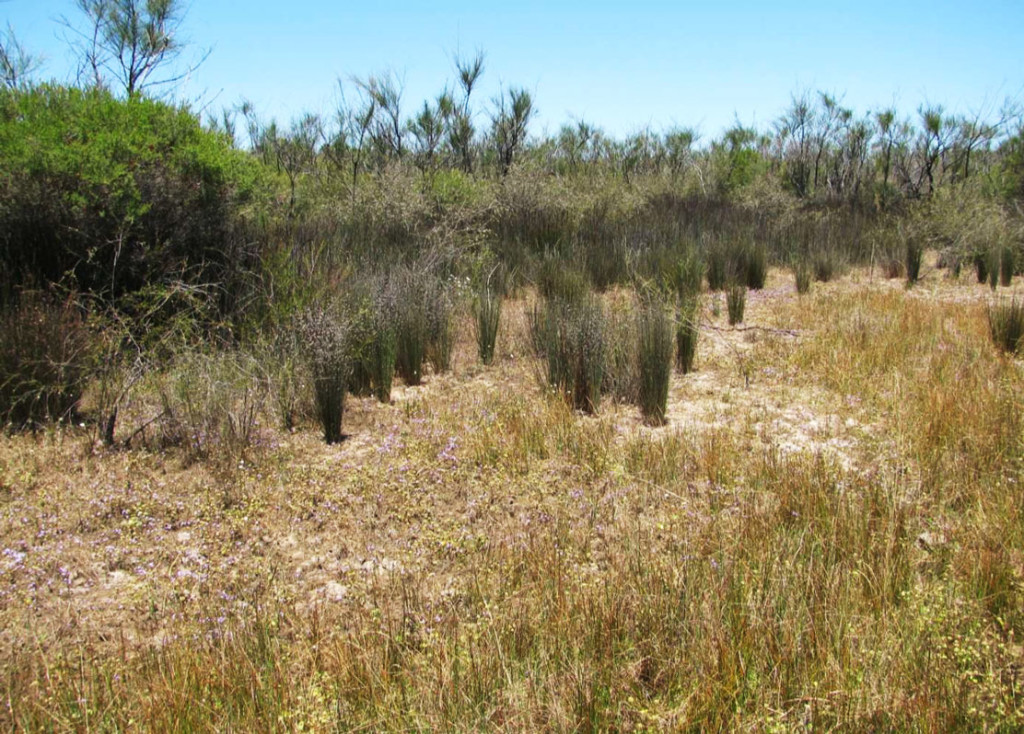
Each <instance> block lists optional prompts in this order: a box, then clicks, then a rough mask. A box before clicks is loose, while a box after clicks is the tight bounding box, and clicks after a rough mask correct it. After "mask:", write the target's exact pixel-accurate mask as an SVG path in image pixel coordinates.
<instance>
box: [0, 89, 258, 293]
mask: <svg viewBox="0 0 1024 734" xmlns="http://www.w3.org/2000/svg"><path fill="white" fill-rule="evenodd" d="M260 171H261V169H260V167H259V165H258V163H257V162H256V161H255V160H254V159H253V158H251V157H250V156H248V155H247V154H246V153H244V152H243V151H240V150H236V149H234V148H233V147H232V145H231V144H230V142H229V141H228V140H227V138H226V137H224V136H222V135H219V134H216V133H212V132H209V131H206V130H204V129H203V128H202V126H201V125H200V124H199V121H198V119H197V118H196V116H195V115H193V114H192V113H191V112H190V111H189V110H187V109H185V108H177V107H173V106H171V105H168V104H165V103H162V102H158V101H155V100H152V99H148V98H146V97H141V96H140V97H132V98H130V99H126V100H121V99H117V98H115V97H114V96H113V95H111V94H110V93H108V92H106V91H103V90H98V89H90V90H81V89H74V88H65V87H60V86H49V85H47V86H40V87H37V88H34V89H28V90H14V91H8V92H5V93H4V94H2V95H0V199H2V200H3V201H4V202H5V203H4V206H2V207H0V269H2V270H6V271H7V272H8V273H14V274H15V275H14V277H15V278H17V279H19V280H20V281H21V282H27V281H31V280H35V281H36V282H38V283H50V282H56V281H58V280H61V279H63V278H65V277H66V276H67V275H68V274H69V273H70V274H72V275H73V277H74V279H75V282H76V284H77V286H78V287H79V288H82V289H84V290H86V291H88V292H105V293H110V292H112V293H113V294H115V295H116V294H118V293H123V292H125V291H130V290H135V289H138V288H140V287H142V286H143V285H145V284H148V283H152V282H157V281H163V280H166V279H167V278H168V276H169V275H177V276H180V275H181V274H185V275H186V276H187V277H189V278H191V279H195V280H204V281H215V282H218V283H221V284H226V283H228V282H229V281H230V280H231V275H230V273H229V271H237V270H239V269H241V268H243V267H244V266H245V265H246V263H247V262H248V261H249V260H250V259H254V257H255V254H256V253H251V252H247V251H245V250H244V247H243V245H241V244H240V239H241V238H239V237H236V236H235V228H236V225H237V223H238V216H239V212H240V206H241V205H242V204H244V203H245V202H247V201H249V200H251V199H252V198H253V197H254V195H255V194H256V193H257V192H258V191H259V190H260V188H261V184H260V181H261V178H262V174H261V173H260Z"/></svg>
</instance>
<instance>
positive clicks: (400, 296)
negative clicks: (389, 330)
mask: <svg viewBox="0 0 1024 734" xmlns="http://www.w3.org/2000/svg"><path fill="white" fill-rule="evenodd" d="M391 287H392V288H393V289H394V298H395V301H394V303H395V372H396V373H397V374H398V376H399V377H401V378H402V379H403V380H404V381H405V384H406V385H419V384H420V382H421V381H422V379H423V362H424V360H425V359H426V353H427V341H428V328H429V327H428V322H427V315H426V313H424V311H423V284H422V281H421V279H420V278H419V277H418V276H417V275H416V274H415V273H414V272H413V271H412V270H411V269H408V268H401V269H399V270H398V271H396V272H394V273H392V276H391Z"/></svg>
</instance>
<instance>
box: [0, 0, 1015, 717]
mask: <svg viewBox="0 0 1024 734" xmlns="http://www.w3.org/2000/svg"><path fill="white" fill-rule="evenodd" d="M118 7H121V6H120V5H118V4H116V3H114V4H108V3H83V4H82V9H83V10H84V11H85V13H86V15H87V18H89V19H91V21H92V22H93V23H94V27H93V28H92V29H91V30H92V31H94V32H95V34H94V35H87V36H84V37H89V38H92V37H95V39H96V43H95V44H94V50H93V53H97V52H99V51H103V50H104V49H105V50H106V51H107V52H110V51H111V50H117V49H121V50H122V51H123V50H126V49H128V50H131V49H132V48H134V49H135V51H137V52H139V53H137V54H122V55H119V56H116V57H110V58H111V59H113V58H119V59H123V60H124V63H125V64H127V66H124V68H123V69H121V71H123V72H124V74H121V75H115V76H114V77H113V78H111V77H110V76H109V72H111V71H112V70H116V69H117V67H116V66H113V65H112V64H106V65H97V64H93V65H90V64H89V63H88V60H89V59H83V61H84V62H86V63H83V65H82V68H83V69H86V70H88V69H90V68H91V69H93V70H94V74H95V75H96V76H97V78H96V79H94V80H92V81H93V82H95V83H93V84H90V85H88V86H83V88H75V87H67V86H62V85H56V84H38V83H35V82H34V80H32V79H31V78H26V77H25V74H26V73H27V71H28V69H29V68H30V66H31V65H29V64H24V63H22V64H11V65H9V66H8V67H7V71H6V75H5V78H4V82H5V86H4V87H3V88H2V89H0V193H2V194H3V195H2V196H0V421H2V427H3V429H4V431H3V436H2V437H0V681H2V683H0V694H2V695H0V702H2V703H0V724H2V726H3V728H5V729H9V730H13V731H36V730H47V731H67V730H76V731H93V730H98V731H122V730H136V729H138V730H156V731H164V730H174V731H176V730H204V731H225V730H234V731H271V730H273V731H279V730H285V731H290V730H294V731H300V730H301V731H338V730H344V731H358V730H373V731H376V730H395V731H398V730H401V731H408V730H416V731H421V730H467V731H468V730H474V731H475V730H503V731H532V730H553V731H604V730H614V731H662V730H710V731H718V730H756V731H761V730H765V731H790V730H797V729H811V730H830V729H841V730H853V731H862V730H867V731H874V730H913V731H917V730H927V731H947V730H969V731H1016V730H1021V729H1024V700H1022V697H1021V690H1022V686H1024V680H1022V670H1024V649H1022V647H1021V639H1022V635H1024V612H1022V609H1024V599H1022V596H1021V594H1022V589H1024V572H1022V569H1024V521H1022V517H1024V516H1022V513H1021V512H1020V488H1021V484H1022V482H1024V475H1022V472H1024V462H1022V457H1024V400H1022V396H1024V372H1022V370H1021V362H1020V353H1021V348H1022V341H1021V339H1022V336H1021V335H1022V332H1024V307H1022V306H1021V303H1022V299H1024V285H1022V281H1021V278H1020V277H1019V275H1020V268H1021V265H1022V264H1024V256H1022V254H1021V248H1022V241H1024V240H1022V233H1024V223H1022V219H1021V215H1020V212H1021V211H1022V209H1021V202H1022V200H1024V185H1022V182H1024V156H1022V155H1021V150H1022V146H1021V140H1022V136H1024V131H1022V129H1021V128H1020V126H1019V125H1017V126H1016V127H1015V124H1016V123H1015V122H1014V121H1015V120H1017V119H1019V118H1018V117H1017V116H1015V115H1014V114H1011V113H1012V112H1013V110H1012V109H1008V110H1007V112H1006V114H1004V115H1002V116H1001V118H1000V120H998V121H993V122H992V123H991V124H988V123H985V124H981V119H980V116H974V117H972V116H958V115H950V114H947V113H945V112H943V111H942V109H941V108H932V107H922V109H921V110H920V111H919V116H918V118H919V119H918V118H915V119H906V120H900V119H897V117H896V114H895V112H893V111H892V110H876V111H871V112H870V113H869V112H865V113H863V114H858V113H857V112H856V111H854V110H848V109H845V108H844V107H843V106H842V105H841V104H840V102H839V101H838V100H836V99H835V98H833V97H831V96H830V95H827V94H820V95H818V96H817V97H809V96H808V95H802V96H801V95H797V96H794V98H793V99H792V100H791V105H790V107H788V108H787V109H786V110H784V111H783V112H782V113H781V116H780V118H779V119H778V120H777V121H776V123H777V124H773V125H771V126H769V127H767V128H766V129H765V130H762V131H758V130H754V129H747V128H745V127H743V126H742V125H739V124H737V125H736V126H734V127H733V128H732V129H729V130H726V131H723V133H722V135H721V136H720V137H719V138H717V139H713V140H707V141H699V139H698V138H697V136H696V135H695V134H694V133H693V131H690V130H685V129H678V128H674V129H670V130H666V131H664V132H655V131H652V130H645V131H641V132H638V133H637V134H635V135H631V136H629V137H628V138H625V139H622V140H616V139H614V138H612V137H611V136H607V135H605V134H604V133H603V132H602V131H600V130H599V129H597V128H594V127H592V126H590V125H589V124H588V123H586V122H583V121H576V122H575V123H573V124H571V125H566V126H565V127H563V128H561V129H560V130H558V131H557V132H556V133H555V134H554V135H552V136H548V137H534V136H532V135H531V134H530V122H531V120H532V119H533V115H534V108H533V101H532V99H531V97H530V94H529V93H528V92H526V91H524V90H523V89H521V88H518V87H508V88H505V89H503V90H502V91H501V93H500V94H499V95H498V96H497V98H496V99H494V100H493V101H492V103H491V105H490V106H489V107H488V106H486V105H485V106H481V103H480V101H479V99H478V95H474V94H473V92H474V89H475V88H476V82H477V80H478V78H479V76H480V75H481V74H482V73H483V67H484V64H483V62H484V59H483V57H482V56H479V57H474V58H472V59H465V58H458V59H456V60H455V64H456V72H457V73H456V77H455V82H454V83H451V84H448V85H445V86H444V90H445V91H444V92H443V93H442V94H441V96H440V97H439V98H438V99H436V100H430V101H428V102H426V103H425V104H424V105H423V107H422V108H420V109H419V111H418V112H417V113H416V114H415V115H414V116H412V117H408V116H407V114H406V111H405V110H404V109H403V107H402V89H401V85H400V83H399V82H398V80H397V79H396V78H394V77H393V76H392V75H387V74H384V75H377V76H371V77H366V78H363V79H356V80H350V81H345V82H343V85H344V86H345V90H346V94H345V95H344V97H345V99H346V100H348V101H347V102H346V105H345V107H343V109H341V110H338V111H337V112H338V114H336V115H334V114H332V115H331V116H329V117H321V116H319V115H315V114H308V115H304V116H302V117H300V118H297V120H296V122H294V123H293V124H292V125H291V126H289V127H281V126H278V125H277V124H276V123H275V122H273V121H265V120H262V119H260V117H259V115H258V113H257V111H256V110H255V109H254V108H253V107H252V106H251V105H248V104H245V105H242V106H241V107H240V108H239V109H235V110H225V111H224V114H223V115H222V116H221V117H220V118H218V119H217V120H216V121H214V120H212V119H211V120H207V121H205V122H203V121H201V120H200V119H199V116H198V115H197V114H196V113H194V112H193V111H191V110H190V109H189V108H188V106H187V105H175V104H171V103H168V102H165V101H159V100H157V99H154V98H152V97H151V96H149V95H148V94H147V80H151V79H152V78H156V77H150V76H149V75H150V74H151V73H155V72H157V71H160V70H162V69H161V68H160V63H161V62H160V59H161V58H162V57H161V56H156V57H154V56H152V55H147V49H148V53H150V54H151V52H152V51H153V48H152V47H151V46H149V47H147V46H146V45H145V44H143V45H142V46H133V45H132V44H133V43H135V44H139V43H141V42H140V41H139V39H141V38H148V39H150V41H152V39H154V38H163V36H162V35H160V34H164V33H167V32H168V31H167V30H166V27H167V26H166V24H162V23H163V22H162V21H160V19H159V18H155V17H154V16H153V14H154V13H157V14H159V13H160V12H162V9H165V8H175V7H178V6H177V4H176V3H175V2H173V1H172V2H170V3H151V4H149V5H147V7H146V9H145V12H141V11H140V13H141V14H137V17H134V16H133V17H121V16H118ZM100 11H104V12H100ZM119 17H121V20H124V21H131V22H128V23H127V24H126V23H114V22H113V21H114V20H116V19H117V18H119ZM164 20H167V19H166V18H165V19H164ZM140 24H141V25H140ZM133 28H135V29H136V30H139V29H142V30H146V33H143V34H141V35H140V34H137V33H135V34H133V33H129V32H128V31H131V30H132V29H133ZM119 29H121V30H119ZM9 38H13V32H12V31H8V33H7V35H0V51H7V50H8V49H7V48H6V46H5V45H4V44H6V45H7V46H9V45H10V44H9V42H8V39H9ZM166 48H168V49H170V48H171V47H166ZM174 50H176V48H175V49H174ZM5 58H14V57H10V56H9V55H8V56H7V57H5ZM15 60H17V59H16V58H15ZM93 60H95V58H94V59H93ZM132 60H135V61H136V62H137V63H139V64H142V66H141V67H133V66H131V64H132V63H133V61H132ZM148 64H154V66H149V65H148ZM105 74H107V76H104V75H105ZM158 76H159V74H157V77H158ZM485 112H486V113H487V114H484V113H485ZM329 120H336V122H330V121H329ZM485 120H486V122H485ZM961 264H964V265H966V266H967V268H969V269H970V268H973V273H971V274H964V273H961ZM812 280H813V281H817V282H816V283H814V284H813V288H812ZM903 282H905V283H906V285H907V286H911V285H912V286H913V287H912V288H911V287H903ZM986 285H987V286H988V287H986ZM990 289H991V290H990ZM992 291H995V293H993V292H992ZM723 301H724V303H725V310H726V314H724V315H723V314H722V313H721V311H722V302H723ZM698 351H699V359H698ZM673 366H674V369H673ZM695 366H699V369H695Z"/></svg>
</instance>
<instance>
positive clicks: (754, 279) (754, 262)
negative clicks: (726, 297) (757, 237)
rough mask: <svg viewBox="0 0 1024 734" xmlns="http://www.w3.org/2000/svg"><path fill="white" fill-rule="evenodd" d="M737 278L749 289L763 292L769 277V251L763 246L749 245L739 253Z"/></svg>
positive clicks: (741, 248) (743, 247)
mask: <svg viewBox="0 0 1024 734" xmlns="http://www.w3.org/2000/svg"><path fill="white" fill-rule="evenodd" d="M737 260H738V265H737V271H738V273H737V276H738V277H740V278H741V280H742V282H744V283H745V284H746V286H747V288H750V289H751V290H761V289H762V288H764V283H765V280H766V279H767V277H768V249H767V248H766V247H765V246H764V245H763V244H754V243H752V242H751V243H747V244H745V245H743V246H741V247H740V249H739V251H738V253H737Z"/></svg>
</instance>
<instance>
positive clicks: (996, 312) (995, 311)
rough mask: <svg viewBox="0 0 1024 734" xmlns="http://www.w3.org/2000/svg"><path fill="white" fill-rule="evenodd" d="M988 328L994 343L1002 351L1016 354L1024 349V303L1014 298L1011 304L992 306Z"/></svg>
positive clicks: (989, 310)
mask: <svg viewBox="0 0 1024 734" xmlns="http://www.w3.org/2000/svg"><path fill="white" fill-rule="evenodd" d="M988 326H989V332H990V333H991V335H992V341H993V342H994V343H995V345H996V346H997V347H999V348H1000V349H1001V350H1002V351H1004V352H1007V353H1010V354H1016V353H1017V352H1019V351H1021V349H1022V348H1024V302H1022V303H1018V302H1017V299H1016V298H1014V299H1013V300H1012V301H1010V302H1009V303H1006V302H1003V303H999V304H995V305H990V306H989V308H988Z"/></svg>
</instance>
